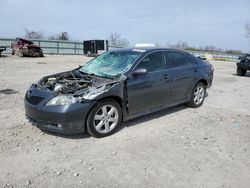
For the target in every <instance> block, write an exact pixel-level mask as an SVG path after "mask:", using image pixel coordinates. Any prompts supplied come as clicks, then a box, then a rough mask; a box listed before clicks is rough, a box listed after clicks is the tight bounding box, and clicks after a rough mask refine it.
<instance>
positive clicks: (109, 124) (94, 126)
mask: <svg viewBox="0 0 250 188" xmlns="http://www.w3.org/2000/svg"><path fill="white" fill-rule="evenodd" d="M121 119H122V111H121V107H120V105H119V104H118V103H117V102H115V101H114V100H111V99H107V100H103V101H100V102H98V103H97V105H96V106H95V107H94V108H92V109H91V110H90V113H89V115H88V118H87V130H88V133H89V134H91V135H92V136H94V137H98V138H100V137H105V136H109V135H111V134H113V133H114V132H115V131H116V130H117V128H118V127H119V126H120V124H121Z"/></svg>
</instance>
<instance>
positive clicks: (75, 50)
mask: <svg viewBox="0 0 250 188" xmlns="http://www.w3.org/2000/svg"><path fill="white" fill-rule="evenodd" d="M75 55H76V43H75Z"/></svg>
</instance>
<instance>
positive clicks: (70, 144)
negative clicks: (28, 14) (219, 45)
mask: <svg viewBox="0 0 250 188" xmlns="http://www.w3.org/2000/svg"><path fill="white" fill-rule="evenodd" d="M87 60H88V58H86V57H83V56H56V55H54V56H49V55H47V56H46V57H45V58H19V57H13V56H8V57H1V58H0V90H2V89H14V90H16V91H17V92H18V93H15V94H11V95H3V94H1V95H0V128H1V131H0V172H1V173H0V187H108V188H112V187H199V188H201V187H203V188H205V187H249V186H250V147H249V143H250V100H249V93H250V80H249V79H250V74H249V73H248V75H247V76H246V77H238V76H236V75H235V74H234V73H235V70H236V66H235V63H231V62H211V63H212V64H213V65H214V67H215V78H214V83H213V86H212V88H210V89H209V90H208V97H207V98H206V100H205V102H204V105H203V106H202V107H200V108H198V109H191V108H187V107H186V106H185V105H181V106H178V107H174V108H171V109H168V110H165V111H161V112H159V113H155V114H151V115H148V116H144V117H141V118H137V119H135V120H132V121H129V122H125V123H123V128H122V129H121V130H120V131H119V132H117V133H116V134H114V135H112V136H109V137H106V138H102V139H96V138H93V137H90V136H88V135H87V134H86V135H74V136H67V137H66V136H63V135H56V134H48V133H44V132H41V131H40V130H39V129H37V128H36V127H33V126H31V125H30V123H27V122H26V120H25V117H24V107H23V97H24V93H25V91H26V90H27V88H28V87H29V86H30V84H31V83H32V82H34V81H36V80H38V79H39V78H41V77H42V76H44V75H48V74H52V73H56V72H60V71H65V70H69V69H72V68H74V67H76V66H78V65H79V64H82V63H84V62H86V61H87Z"/></svg>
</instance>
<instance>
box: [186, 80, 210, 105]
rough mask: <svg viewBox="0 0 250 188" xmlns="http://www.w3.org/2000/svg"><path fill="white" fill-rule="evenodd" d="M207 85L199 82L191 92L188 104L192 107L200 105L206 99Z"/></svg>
mask: <svg viewBox="0 0 250 188" xmlns="http://www.w3.org/2000/svg"><path fill="white" fill-rule="evenodd" d="M205 93H206V86H205V85H204V84H203V83H202V82H199V83H198V84H196V85H195V87H194V88H193V90H192V93H191V100H190V101H189V102H188V103H187V105H188V106H189V107H191V108H198V107H200V106H201V105H202V104H203V102H204V99H205Z"/></svg>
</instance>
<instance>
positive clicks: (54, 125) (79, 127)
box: [24, 89, 94, 134]
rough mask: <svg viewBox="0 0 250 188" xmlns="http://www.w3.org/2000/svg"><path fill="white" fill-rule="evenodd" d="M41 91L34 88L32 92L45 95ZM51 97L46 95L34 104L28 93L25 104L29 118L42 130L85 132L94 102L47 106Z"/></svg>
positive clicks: (66, 132) (36, 94) (35, 94)
mask: <svg viewBox="0 0 250 188" xmlns="http://www.w3.org/2000/svg"><path fill="white" fill-rule="evenodd" d="M41 92H42V91H38V90H35V89H34V90H32V93H34V94H32V95H33V96H43V95H44V93H43V94H42V93H41ZM39 93H40V95H39ZM51 98H52V97H51V96H50V97H49V96H48V97H47V98H46V97H45V98H44V100H41V101H40V102H39V103H38V104H36V105H33V104H31V103H30V101H29V100H28V99H27V94H26V96H25V99H24V104H25V114H26V117H27V119H28V120H29V121H30V122H31V123H32V124H33V125H35V126H37V127H38V128H40V129H41V130H46V131H51V132H56V133H63V134H77V133H83V132H85V120H86V118H87V114H88V112H89V110H90V109H91V108H92V106H93V105H94V102H90V103H75V104H71V105H64V106H45V104H46V103H47V102H48V101H49V100H50V99H51ZM28 101H29V102H28Z"/></svg>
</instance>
